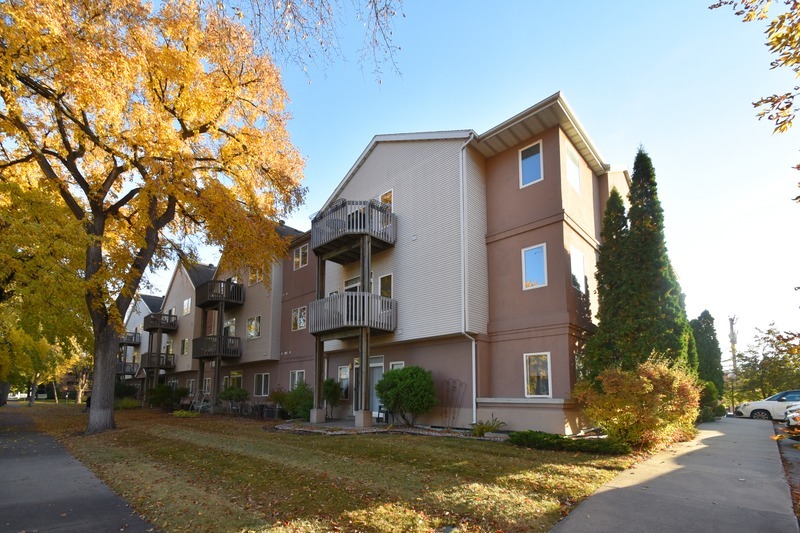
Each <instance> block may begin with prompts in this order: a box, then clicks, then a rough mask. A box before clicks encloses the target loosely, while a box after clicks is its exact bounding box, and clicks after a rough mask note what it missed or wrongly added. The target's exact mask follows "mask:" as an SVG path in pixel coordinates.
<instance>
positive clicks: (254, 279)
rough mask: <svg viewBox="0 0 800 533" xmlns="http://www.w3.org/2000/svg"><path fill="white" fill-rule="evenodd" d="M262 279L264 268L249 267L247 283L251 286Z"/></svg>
mask: <svg viewBox="0 0 800 533" xmlns="http://www.w3.org/2000/svg"><path fill="white" fill-rule="evenodd" d="M253 274H255V275H253ZM262 279H264V269H263V268H252V267H251V268H250V272H249V273H248V276H247V284H248V285H250V286H253V285H255V284H256V283H258V282H260V281H261V280H262Z"/></svg>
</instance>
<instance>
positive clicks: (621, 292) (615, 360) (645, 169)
mask: <svg viewBox="0 0 800 533" xmlns="http://www.w3.org/2000/svg"><path fill="white" fill-rule="evenodd" d="M628 199H629V202H630V209H629V211H628V215H627V224H626V222H625V211H624V206H623V205H622V202H621V197H619V195H614V194H612V195H611V197H610V198H609V203H608V206H607V207H606V213H605V215H604V218H603V224H604V227H603V229H602V237H603V244H602V245H601V248H600V257H599V259H598V270H597V284H598V289H597V290H598V297H599V310H598V319H599V326H598V329H597V332H596V333H595V335H594V337H592V338H591V339H589V341H588V342H587V345H586V347H585V348H584V350H583V354H582V356H581V366H582V368H583V373H584V375H585V376H584V377H587V378H589V379H592V378H594V377H596V376H597V375H598V374H599V373H600V372H602V371H603V370H604V369H606V368H610V367H614V368H619V369H622V370H633V369H635V368H638V367H639V365H641V364H642V363H644V362H646V361H649V360H651V359H654V358H655V359H659V360H662V361H663V362H666V363H668V364H670V365H676V364H677V365H680V366H682V367H684V368H685V369H687V370H689V371H690V372H696V369H697V349H696V345H695V342H694V338H693V335H692V329H691V327H690V326H689V321H688V319H687V318H686V310H685V306H684V302H683V295H682V294H681V289H680V284H679V283H678V280H677V277H676V275H675V272H674V270H673V269H672V264H671V262H670V260H669V255H668V254H667V246H666V240H665V238H664V214H663V210H662V208H661V203H660V201H659V199H658V191H657V185H656V178H655V169H654V168H653V164H652V161H651V160H650V157H649V156H648V155H647V153H646V152H645V151H644V149H642V148H640V149H639V151H638V153H637V154H636V159H635V161H634V165H633V175H632V177H631V188H630V192H629V194H628Z"/></svg>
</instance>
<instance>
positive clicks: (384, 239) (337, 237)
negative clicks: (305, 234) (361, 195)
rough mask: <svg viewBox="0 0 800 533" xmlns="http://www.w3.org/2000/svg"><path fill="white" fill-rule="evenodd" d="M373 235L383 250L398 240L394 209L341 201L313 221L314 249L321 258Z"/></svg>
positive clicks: (377, 244) (375, 204)
mask: <svg viewBox="0 0 800 533" xmlns="http://www.w3.org/2000/svg"><path fill="white" fill-rule="evenodd" d="M365 234H367V235H371V236H372V237H373V240H374V241H375V242H374V243H373V247H375V248H376V249H377V250H382V249H385V248H388V247H389V246H392V245H394V243H395V241H396V240H397V216H396V215H395V214H394V213H392V210H391V207H389V206H388V205H386V204H382V203H381V202H378V201H377V200H356V201H348V200H344V199H342V200H338V201H337V202H334V203H333V204H332V205H331V206H330V207H329V208H328V209H326V210H325V211H323V212H322V213H319V214H317V216H315V217H314V218H313V220H312V221H311V248H312V249H313V250H314V252H315V253H316V254H317V255H323V254H324V253H325V252H327V251H329V250H331V249H332V248H335V245H336V244H337V243H339V242H345V243H346V242H347V241H349V240H352V238H353V237H357V236H361V235H365Z"/></svg>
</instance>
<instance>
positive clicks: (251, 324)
mask: <svg viewBox="0 0 800 533" xmlns="http://www.w3.org/2000/svg"><path fill="white" fill-rule="evenodd" d="M259 337H261V315H258V316H251V317H250V318H248V319H247V340H252V339H257V338H259Z"/></svg>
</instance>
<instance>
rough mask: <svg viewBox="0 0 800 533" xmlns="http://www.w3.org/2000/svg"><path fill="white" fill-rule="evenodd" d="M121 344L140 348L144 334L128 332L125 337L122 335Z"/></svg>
mask: <svg viewBox="0 0 800 533" xmlns="http://www.w3.org/2000/svg"><path fill="white" fill-rule="evenodd" d="M119 343H120V345H123V346H139V345H140V344H141V343H142V334H141V333H136V332H133V331H128V332H126V333H125V334H124V335H120V337H119Z"/></svg>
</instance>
